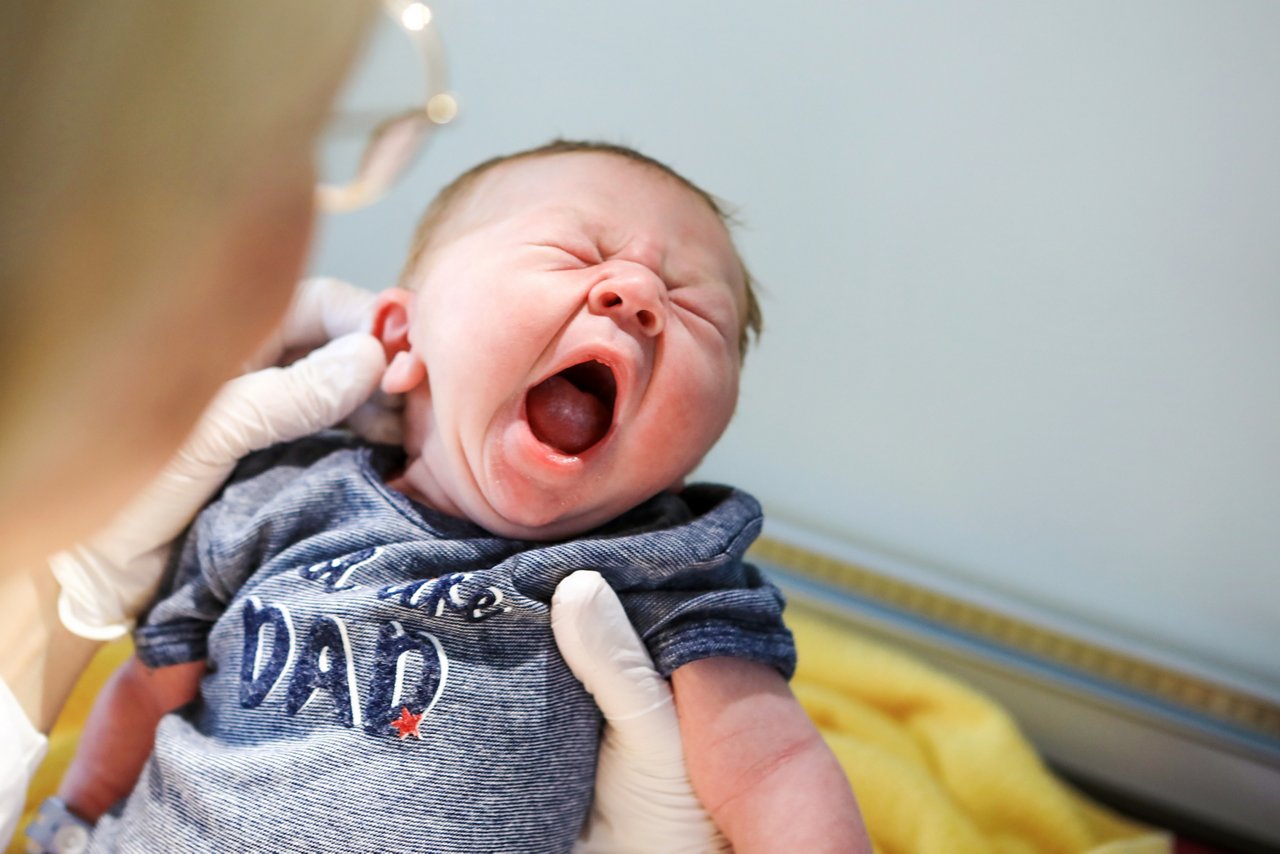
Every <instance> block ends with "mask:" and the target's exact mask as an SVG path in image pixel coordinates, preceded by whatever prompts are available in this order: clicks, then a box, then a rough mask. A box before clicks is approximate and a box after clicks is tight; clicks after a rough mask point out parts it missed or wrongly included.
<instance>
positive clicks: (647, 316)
mask: <svg viewBox="0 0 1280 854" xmlns="http://www.w3.org/2000/svg"><path fill="white" fill-rule="evenodd" d="M613 264H614V269H613V270H612V271H610V274H609V275H608V276H606V277H605V278H604V279H602V280H600V281H599V282H597V283H596V284H595V285H594V286H593V287H592V288H591V292H590V293H589V294H587V309H588V310H589V311H590V312H591V313H592V314H599V315H603V316H607V317H610V318H612V319H613V322H614V323H616V324H618V326H620V327H622V328H623V329H625V330H627V331H630V332H633V333H636V334H639V335H648V336H655V335H658V334H659V333H660V332H662V329H663V327H664V326H666V323H667V286H666V285H665V284H664V283H663V281H662V279H660V278H659V277H658V275H657V274H656V273H654V272H653V271H652V270H650V269H649V268H648V267H645V266H644V265H642V264H636V263H632V262H630V261H614V262H613Z"/></svg>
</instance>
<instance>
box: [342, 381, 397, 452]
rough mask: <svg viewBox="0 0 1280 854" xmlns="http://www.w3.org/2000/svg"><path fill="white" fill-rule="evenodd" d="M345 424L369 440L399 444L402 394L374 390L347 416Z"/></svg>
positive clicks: (386, 443)
mask: <svg viewBox="0 0 1280 854" xmlns="http://www.w3.org/2000/svg"><path fill="white" fill-rule="evenodd" d="M346 424H347V426H348V427H350V428H351V429H352V430H354V431H355V432H356V433H357V434H359V435H360V436H363V437H364V438H366V439H368V440H369V441H370V442H380V443H382V444H384V445H399V444H402V443H403V441H404V395H402V394H387V393H386V392H384V391H382V390H378V391H375V392H374V393H373V396H372V397H370V398H369V399H368V400H366V401H365V402H364V403H362V404H360V405H359V406H357V407H356V409H355V411H354V412H352V413H351V414H350V415H348V416H347V421H346Z"/></svg>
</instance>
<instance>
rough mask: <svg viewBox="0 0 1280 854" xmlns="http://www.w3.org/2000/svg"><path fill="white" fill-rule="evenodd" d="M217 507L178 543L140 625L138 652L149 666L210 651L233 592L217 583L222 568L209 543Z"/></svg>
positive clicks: (136, 640) (136, 636)
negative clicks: (215, 562)
mask: <svg viewBox="0 0 1280 854" xmlns="http://www.w3.org/2000/svg"><path fill="white" fill-rule="evenodd" d="M216 510H217V505H216V504H215V505H212V506H210V507H208V508H206V509H205V510H204V511H203V512H202V513H201V514H200V516H198V517H197V518H196V521H195V522H193V523H192V525H191V526H190V527H189V528H188V529H187V531H186V532H185V533H184V534H183V535H182V537H181V538H180V539H179V541H178V542H177V543H175V544H174V550H173V557H172V558H171V560H170V566H169V569H168V573H167V575H166V580H165V583H164V585H163V586H162V588H161V592H160V594H159V596H158V598H157V599H156V601H155V603H154V604H153V605H152V606H151V609H150V610H149V611H148V612H147V614H146V616H145V617H143V619H142V620H141V621H140V622H139V624H138V628H137V629H135V630H134V633H133V642H134V646H135V648H136V652H137V655H138V658H139V659H140V660H141V661H142V663H143V664H145V665H147V666H148V667H165V666H168V665H171V664H185V663H187V662H191V661H201V660H203V659H205V658H207V657H208V637H209V632H210V630H211V629H212V628H213V624H214V623H215V622H216V621H217V619H218V617H220V616H221V615H222V613H223V612H224V611H225V610H226V608H227V603H228V602H229V601H230V593H229V592H224V591H223V590H222V589H221V587H222V586H221V585H220V584H218V583H216V582H217V572H216V570H215V567H214V565H213V561H212V554H211V551H210V549H209V548H208V547H207V546H206V540H207V538H208V537H209V534H210V530H209V529H210V528H211V527H212V524H211V518H212V517H213V516H215V515H216Z"/></svg>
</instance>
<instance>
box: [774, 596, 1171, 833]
mask: <svg viewBox="0 0 1280 854" xmlns="http://www.w3.org/2000/svg"><path fill="white" fill-rule="evenodd" d="M787 624H788V625H789V626H790V627H791V630H792V631H793V632H795V636H796V647H797V649H798V651H799V655H800V666H799V668H798V670H797V671H796V676H795V679H794V681H793V682H792V688H793V689H794V690H795V692H796V695H797V696H798V697H799V698H800V702H801V703H803V704H804V707H805V709H807V710H808V712H809V714H810V716H811V717H812V718H813V719H814V721H816V722H817V724H818V728H819V729H820V730H821V731H822V734H823V735H824V736H825V737H826V740H827V743H828V744H830V745H831V748H832V750H834V751H835V754H836V757H837V758H838V759H839V760H840V764H841V765H843V766H844V769H845V772H846V773H847V774H848V775H849V779H850V780H852V781H853V788H854V791H855V792H856V793H857V796H858V803H859V804H860V805H861V807H862V814H863V818H864V819H865V820H866V823H867V829H868V831H869V832H870V833H871V840H872V842H873V843H874V844H875V847H876V850H877V851H879V852H881V854H933V852H937V854H968V852H975V854H977V853H978V852H982V853H983V854H987V852H990V854H1022V852H1085V851H1088V852H1095V854H1104V852H1105V854H1148V852H1150V854H1156V853H1157V852H1159V854H1165V852H1169V851H1171V850H1172V842H1171V840H1170V839H1169V838H1168V836H1167V835H1166V834H1163V833H1159V832H1155V831H1151V830H1149V829H1147V828H1143V827H1139V826H1137V825H1134V824H1131V823H1129V822H1127V821H1125V820H1122V819H1120V818H1119V817H1118V816H1115V815H1113V814H1111V813H1109V812H1107V811H1105V810H1103V809H1102V808H1101V807H1099V806H1097V805H1095V804H1092V803H1090V802H1089V801H1087V800H1085V799H1084V798H1083V797H1081V796H1080V795H1078V794H1076V793H1075V792H1073V791H1072V790H1070V789H1069V788H1067V787H1066V785H1065V784H1063V783H1062V782H1061V781H1059V780H1058V779H1056V778H1055V777H1054V776H1053V775H1052V774H1051V773H1050V772H1049V771H1048V770H1047V769H1046V768H1045V766H1044V764H1043V763H1042V762H1041V761H1040V759H1039V757H1038V756H1036V753H1035V751H1034V750H1033V749H1032V748H1031V746H1030V745H1029V744H1028V743H1027V741H1026V739H1024V738H1023V736H1022V735H1021V733H1019V732H1018V729H1017V726H1016V725H1015V724H1014V723H1013V721H1012V719H1010V717H1009V716H1008V714H1006V713H1005V711H1004V710H1003V709H1001V708H1000V707H999V706H997V705H996V704H995V703H993V702H991V701H990V700H988V699H987V698H986V697H984V696H982V695H981V694H979V693H978V692H977V691H975V690H974V689H972V688H969V687H967V686H966V685H963V684H961V683H959V682H957V681H956V680H954V679H952V678H950V677H948V676H946V675H944V674H942V673H940V672H938V671H936V670H933V669H931V668H929V667H928V666H926V665H924V664H922V663H921V662H920V661H919V660H917V659H915V658H912V657H911V656H909V655H906V654H905V653H903V652H899V651H896V650H894V649H891V648H889V647H887V646H884V645H881V644H878V643H875V642H873V641H871V640H868V639H867V638H865V637H863V636H861V635H859V634H857V633H855V632H851V631H849V630H847V629H845V628H843V627H837V626H836V625H835V624H833V623H829V622H827V621H825V620H823V619H822V618H820V617H815V616H812V615H810V614H808V613H805V612H796V611H795V610H794V609H792V610H791V611H788V613H787Z"/></svg>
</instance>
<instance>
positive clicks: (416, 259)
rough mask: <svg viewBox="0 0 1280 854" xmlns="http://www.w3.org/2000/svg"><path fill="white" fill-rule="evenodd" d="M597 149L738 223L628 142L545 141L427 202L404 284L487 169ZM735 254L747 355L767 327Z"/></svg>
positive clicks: (471, 173)
mask: <svg viewBox="0 0 1280 854" xmlns="http://www.w3.org/2000/svg"><path fill="white" fill-rule="evenodd" d="M583 152H585V153H597V154H612V155H616V156H618V157H624V158H626V159H627V160H631V161H633V162H636V163H640V164H642V165H644V166H648V167H650V168H652V169H656V170H658V171H659V172H661V173H663V174H664V175H667V176H668V177H670V178H673V179H675V180H676V181H678V182H679V183H680V184H681V185H683V186H684V187H685V188H686V189H688V190H690V191H691V192H693V193H694V194H695V195H696V196H698V197H699V198H700V199H702V200H703V201H704V202H706V203H707V206H708V207H710V208H711V210H712V211H713V212H715V214H716V216H718V217H720V221H721V222H723V223H724V224H725V227H726V228H730V227H732V226H734V225H736V224H737V223H736V221H735V220H734V218H733V216H732V215H731V214H730V213H729V212H728V210H727V208H726V207H725V205H724V203H723V202H721V201H720V200H719V199H717V198H716V197H715V196H713V195H711V194H710V193H708V192H707V191H706V190H704V189H702V188H701V187H699V186H698V185H697V184H695V183H693V182H692V181H690V180H689V179H688V178H686V177H684V176H683V175H681V174H680V173H679V172H677V171H675V170H674V169H672V168H671V167H670V166H668V165H667V164H665V163H663V162H662V161H660V160H655V159H654V158H652V157H649V156H648V155H646V154H641V153H640V152H639V151H636V150H635V149H633V148H629V147H627V146H625V145H617V144H615V143H610V142H596V141H583V140H569V139H555V140H552V141H551V142H548V143H546V144H545V145H540V146H537V147H536V148H529V149H526V150H524V151H517V152H516V153H514V154H503V155H499V156H498V157H492V158H490V159H488V160H486V161H484V162H483V163H478V164H476V165H475V166H472V167H471V168H470V169H468V170H467V171H466V172H463V173H462V174H461V175H459V176H458V177H457V178H454V179H453V180H452V181H450V182H449V184H448V185H446V186H445V187H444V188H443V189H442V190H440V192H439V193H437V194H436V197H435V198H434V199H432V200H431V204H430V205H428V206H427V210H426V213H424V214H423V215H422V220H421V222H419V223H418V227H417V229H416V231H415V232H414V236H413V244H412V246H411V248H410V250H409V260H408V261H407V262H406V264H405V267H404V272H402V273H401V275H400V282H401V287H410V286H411V283H412V274H413V272H414V271H415V270H417V269H418V266H419V264H420V263H421V261H422V259H423V258H424V257H425V256H426V255H427V253H428V252H429V251H430V249H431V248H432V241H433V239H434V238H435V236H436V235H437V234H438V233H439V232H440V227H441V226H442V225H443V224H444V222H445V221H446V220H447V219H448V217H449V215H450V214H451V213H452V212H453V211H454V210H455V208H456V207H457V205H458V204H459V201H460V200H461V199H462V198H463V197H464V196H466V194H467V193H468V192H469V191H470V190H471V189H472V188H473V187H474V186H475V184H476V182H477V181H478V180H479V179H480V178H481V176H483V175H485V174H486V173H488V172H489V171H490V170H492V169H493V168H494V167H496V166H501V165H502V164H503V163H510V162H512V161H516V160H524V159H527V158H530V157H547V156H550V155H553V154H575V153H583ZM734 254H735V256H737V260H738V264H739V265H740V266H741V269H742V279H743V282H744V283H745V285H746V299H745V302H744V306H743V315H742V329H741V331H740V332H739V335H738V348H739V352H740V353H742V354H743V355H744V356H745V355H746V352H747V345H748V344H749V343H750V342H751V340H755V339H759V337H760V333H761V331H762V329H763V327H764V317H763V315H762V313H761V310H760V302H759V300H758V299H757V297H756V293H755V280H754V278H753V277H752V275H751V271H749V270H748V269H747V265H746V263H745V262H744V261H743V260H742V257H741V255H739V254H738V249H737V246H734Z"/></svg>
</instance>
